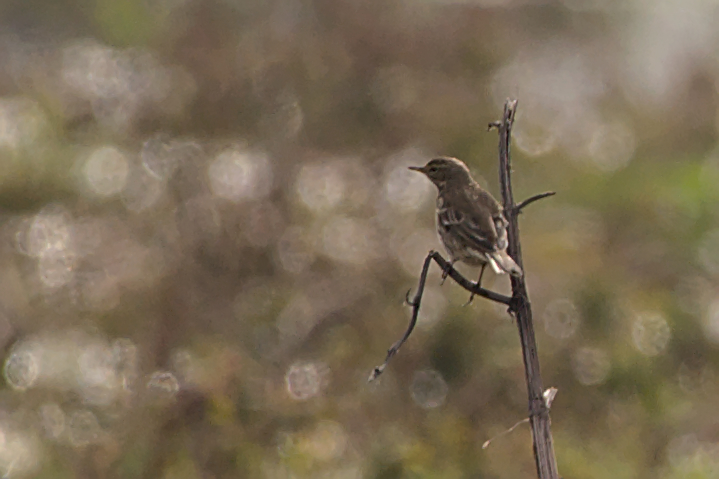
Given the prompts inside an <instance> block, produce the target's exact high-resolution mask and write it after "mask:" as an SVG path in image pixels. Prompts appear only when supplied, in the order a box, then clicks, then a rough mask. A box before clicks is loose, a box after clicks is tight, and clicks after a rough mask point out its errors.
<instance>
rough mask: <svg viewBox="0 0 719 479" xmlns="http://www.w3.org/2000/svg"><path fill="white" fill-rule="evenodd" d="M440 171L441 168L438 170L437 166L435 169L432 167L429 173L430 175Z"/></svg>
mask: <svg viewBox="0 0 719 479" xmlns="http://www.w3.org/2000/svg"><path fill="white" fill-rule="evenodd" d="M438 170H439V168H437V167H436V166H433V167H431V168H430V169H429V170H428V171H429V172H430V173H437V171H438Z"/></svg>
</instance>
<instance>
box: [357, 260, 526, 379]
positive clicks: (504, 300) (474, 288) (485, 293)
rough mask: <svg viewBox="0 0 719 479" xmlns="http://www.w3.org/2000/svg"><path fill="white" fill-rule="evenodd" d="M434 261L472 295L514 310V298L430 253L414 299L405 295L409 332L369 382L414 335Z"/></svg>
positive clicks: (375, 369) (375, 371)
mask: <svg viewBox="0 0 719 479" xmlns="http://www.w3.org/2000/svg"><path fill="white" fill-rule="evenodd" d="M432 261H434V262H435V263H437V264H438V265H439V267H440V268H442V271H444V272H446V273H447V275H448V276H449V277H450V278H452V279H453V280H454V281H455V282H456V283H457V284H459V285H460V286H462V287H463V288H464V289H465V290H467V291H469V292H470V293H473V294H475V295H477V296H482V297H483V298H487V299H489V300H491V301H495V302H497V303H501V304H504V305H506V306H508V307H509V308H510V309H511V308H512V304H513V303H512V298H510V297H509V296H505V295H503V294H499V293H495V292H494V291H490V290H488V289H484V288H482V287H480V286H479V285H478V284H477V283H474V282H472V281H470V280H468V279H467V278H465V277H464V276H462V275H461V274H460V273H459V271H457V270H456V269H454V267H452V265H451V264H450V262H449V261H447V260H445V259H444V258H443V257H442V255H441V254H439V253H437V252H436V251H430V252H429V254H427V257H426V258H425V259H424V264H423V265H422V273H421V274H420V276H419V284H418V285H417V292H416V293H415V295H414V298H413V299H409V294H410V292H411V290H410V291H407V294H406V295H405V301H406V302H407V304H408V305H409V306H411V307H412V317H411V318H410V320H409V325H408V326H407V330H406V331H405V332H404V334H403V335H402V337H401V338H400V339H399V340H397V341H396V342H395V343H394V344H393V345H392V347H391V348H389V349H388V350H387V356H386V357H385V360H384V363H382V364H381V365H380V366H377V367H376V368H374V369H373V370H372V373H371V374H370V376H369V381H373V380H374V379H377V376H379V375H380V374H382V372H383V371H384V369H385V368H386V367H387V364H388V363H389V361H390V359H392V357H393V356H394V355H395V354H397V353H398V352H399V348H400V347H402V345H403V344H404V343H405V341H407V339H408V338H409V335H410V334H412V331H413V330H414V327H415V325H416V324H417V317H418V316H419V308H420V305H421V304H422V295H423V294H424V286H425V284H426V282H427V273H429V266H430V265H431V264H432Z"/></svg>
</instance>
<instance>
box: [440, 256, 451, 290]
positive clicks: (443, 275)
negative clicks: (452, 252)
mask: <svg viewBox="0 0 719 479" xmlns="http://www.w3.org/2000/svg"><path fill="white" fill-rule="evenodd" d="M452 268H454V259H451V260H450V261H449V268H447V269H445V270H442V282H441V283H439V285H440V286H442V285H444V281H445V280H446V279H447V276H449V270H450V269H452Z"/></svg>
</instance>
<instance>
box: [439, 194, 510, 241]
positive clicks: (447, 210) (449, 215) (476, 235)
mask: <svg viewBox="0 0 719 479" xmlns="http://www.w3.org/2000/svg"><path fill="white" fill-rule="evenodd" d="M470 213H473V212H470ZM479 218H481V216H480V215H476V214H467V213H466V212H464V211H463V210H462V209H460V208H456V207H453V206H451V205H445V207H444V208H441V209H440V210H439V211H438V212H437V219H438V221H439V225H440V226H441V227H442V228H444V229H445V230H446V231H447V232H449V233H451V234H454V235H456V236H457V237H458V238H459V239H461V240H463V241H464V242H465V243H466V244H467V246H468V247H470V248H473V249H476V250H478V251H482V252H491V251H495V249H496V239H497V232H496V231H495V229H494V225H493V224H492V223H491V222H489V223H487V222H482V221H480V220H479Z"/></svg>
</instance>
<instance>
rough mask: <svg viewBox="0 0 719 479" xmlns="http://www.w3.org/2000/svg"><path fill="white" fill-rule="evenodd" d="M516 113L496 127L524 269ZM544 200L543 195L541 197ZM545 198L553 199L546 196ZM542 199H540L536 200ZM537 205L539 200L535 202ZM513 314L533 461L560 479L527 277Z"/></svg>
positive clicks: (511, 248)
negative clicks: (513, 145) (515, 179)
mask: <svg viewBox="0 0 719 479" xmlns="http://www.w3.org/2000/svg"><path fill="white" fill-rule="evenodd" d="M516 110H517V100H507V102H506V103H505V105H504V115H503V117H502V121H501V122H497V123H494V124H492V125H490V127H492V126H494V127H496V128H498V130H499V184H500V188H501V191H502V204H503V205H504V210H505V213H506V216H507V221H508V222H509V226H508V228H507V236H508V241H509V245H508V247H507V253H509V255H510V256H511V257H512V258H513V259H514V261H515V262H516V263H517V264H518V265H519V267H520V268H522V269H524V268H523V265H522V247H521V244H520V242H519V227H518V222H517V215H518V213H519V212H520V210H521V208H522V207H524V206H526V205H527V204H529V203H531V201H529V200H533V199H532V198H530V199H529V200H525V201H524V202H522V203H520V204H519V205H516V206H515V204H514V197H513V194H512V181H511V171H512V170H511V168H512V167H511V162H510V156H509V145H510V141H511V130H512V125H513V123H514V115H515V113H516ZM538 196H542V195H538ZM545 196H550V195H546V194H545ZM534 198H536V199H540V198H538V197H534ZM533 201H536V200H533ZM512 310H513V312H514V314H515V317H516V318H517V328H518V329H519V338H520V341H521V343H522V356H523V359H524V371H525V379H526V381H527V393H528V396H529V421H530V423H531V426H532V438H533V440H534V458H535V462H536V466H537V475H538V477H539V479H558V477H559V476H558V474H557V461H556V458H555V457H554V446H553V444H552V433H551V431H550V420H549V408H548V407H547V406H546V404H545V402H544V396H543V395H542V394H543V386H542V377H541V375H540V372H539V357H538V355H537V341H536V339H535V337H534V325H533V323H532V309H531V307H530V304H529V297H528V295H527V287H526V284H525V282H524V277H520V278H516V277H512Z"/></svg>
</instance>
